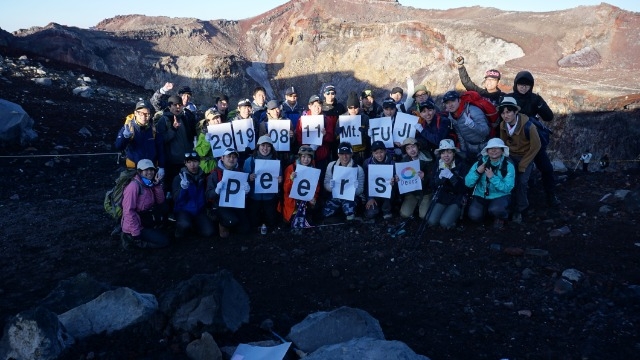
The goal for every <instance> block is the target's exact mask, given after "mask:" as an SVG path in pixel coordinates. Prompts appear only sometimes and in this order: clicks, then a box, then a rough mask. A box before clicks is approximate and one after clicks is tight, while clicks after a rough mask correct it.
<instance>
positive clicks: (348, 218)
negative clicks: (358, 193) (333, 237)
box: [347, 215, 356, 221]
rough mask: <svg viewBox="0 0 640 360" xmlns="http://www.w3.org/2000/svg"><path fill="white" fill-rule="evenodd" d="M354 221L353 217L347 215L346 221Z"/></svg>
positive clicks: (354, 217)
mask: <svg viewBox="0 0 640 360" xmlns="http://www.w3.org/2000/svg"><path fill="white" fill-rule="evenodd" d="M355 219H356V216H355V215H347V221H353V220H355Z"/></svg>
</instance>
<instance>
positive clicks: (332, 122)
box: [296, 114, 338, 161]
mask: <svg viewBox="0 0 640 360" xmlns="http://www.w3.org/2000/svg"><path fill="white" fill-rule="evenodd" d="M305 115H308V114H305ZM337 123H338V117H337V116H328V115H324V130H325V134H324V136H322V145H320V147H318V149H317V150H316V152H315V157H314V158H315V160H316V161H322V160H324V159H328V158H329V154H330V153H331V144H333V142H334V141H335V139H336V137H335V136H334V135H333V134H335V129H336V124H337ZM296 139H297V140H298V144H301V145H308V144H303V143H302V118H300V121H298V125H297V127H296Z"/></svg>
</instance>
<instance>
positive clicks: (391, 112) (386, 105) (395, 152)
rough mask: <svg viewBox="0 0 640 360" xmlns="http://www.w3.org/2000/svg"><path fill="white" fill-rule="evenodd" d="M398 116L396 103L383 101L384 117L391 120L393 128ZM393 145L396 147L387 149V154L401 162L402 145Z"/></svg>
mask: <svg viewBox="0 0 640 360" xmlns="http://www.w3.org/2000/svg"><path fill="white" fill-rule="evenodd" d="M397 114H398V108H397V107H396V102H395V101H393V99H392V98H386V99H384V100H383V101H382V115H383V116H385V117H390V118H391V124H392V127H393V124H394V123H395V121H396V115H397ZM393 145H394V147H393V148H389V149H387V152H389V154H390V155H391V156H393V159H394V160H395V161H399V160H400V159H401V158H402V149H401V147H402V144H400V143H397V142H396V143H394V144H393Z"/></svg>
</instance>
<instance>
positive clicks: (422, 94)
mask: <svg viewBox="0 0 640 360" xmlns="http://www.w3.org/2000/svg"><path fill="white" fill-rule="evenodd" d="M425 95H427V93H426V92H425V93H421V94H416V97H418V96H425Z"/></svg>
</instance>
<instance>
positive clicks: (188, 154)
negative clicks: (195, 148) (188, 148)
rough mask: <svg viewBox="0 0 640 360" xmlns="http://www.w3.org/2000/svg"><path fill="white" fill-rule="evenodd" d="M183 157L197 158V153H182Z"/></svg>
mask: <svg viewBox="0 0 640 360" xmlns="http://www.w3.org/2000/svg"><path fill="white" fill-rule="evenodd" d="M184 157H185V158H190V157H198V153H197V152H188V153H184Z"/></svg>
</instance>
